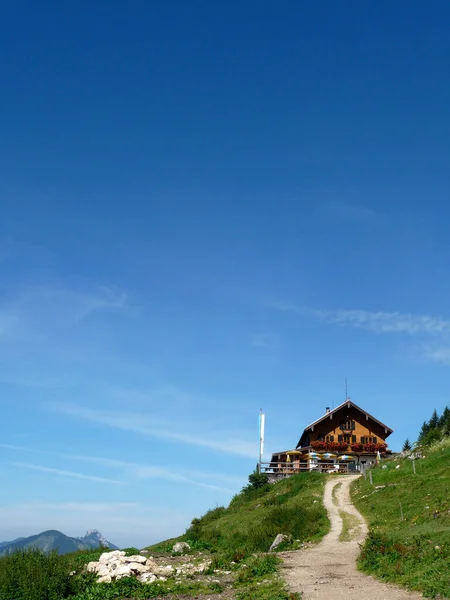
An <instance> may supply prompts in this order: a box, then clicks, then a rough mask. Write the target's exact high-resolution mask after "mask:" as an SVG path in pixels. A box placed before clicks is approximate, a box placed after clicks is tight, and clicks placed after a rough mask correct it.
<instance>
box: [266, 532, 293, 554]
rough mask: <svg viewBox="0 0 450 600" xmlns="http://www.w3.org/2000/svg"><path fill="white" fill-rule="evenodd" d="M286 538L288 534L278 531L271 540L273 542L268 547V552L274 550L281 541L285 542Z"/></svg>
mask: <svg viewBox="0 0 450 600" xmlns="http://www.w3.org/2000/svg"><path fill="white" fill-rule="evenodd" d="M288 539H289V536H288V535H284V533H279V534H278V535H277V537H276V538H275V539H274V540H273V542H272V544H271V546H270V548H269V552H273V551H274V550H276V549H277V548H278V546H280V545H281V544H282V543H283V542H285V541H286V540H288Z"/></svg>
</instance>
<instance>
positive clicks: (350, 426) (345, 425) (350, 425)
mask: <svg viewBox="0 0 450 600" xmlns="http://www.w3.org/2000/svg"><path fill="white" fill-rule="evenodd" d="M339 428H340V429H341V430H342V431H353V430H354V429H356V423H355V421H352V420H351V419H347V421H342V423H341V424H340V426H339Z"/></svg>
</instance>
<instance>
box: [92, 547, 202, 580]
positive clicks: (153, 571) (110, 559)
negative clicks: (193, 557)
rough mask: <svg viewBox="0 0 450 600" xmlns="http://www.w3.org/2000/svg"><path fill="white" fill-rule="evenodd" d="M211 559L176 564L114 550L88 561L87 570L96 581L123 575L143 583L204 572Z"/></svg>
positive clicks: (114, 578) (119, 577) (118, 577)
mask: <svg viewBox="0 0 450 600" xmlns="http://www.w3.org/2000/svg"><path fill="white" fill-rule="evenodd" d="M210 564H211V561H209V560H206V561H204V562H201V563H199V564H194V563H192V562H188V563H183V564H177V565H176V566H173V565H169V564H160V563H157V562H156V561H155V560H154V559H153V558H152V557H151V556H150V557H149V558H147V557H145V556H142V555H141V554H135V555H133V556H126V555H125V552H123V551H121V550H115V551H114V552H104V553H103V554H102V555H101V556H100V558H99V560H98V561H94V562H90V563H89V564H88V565H87V570H88V571H90V572H91V573H96V574H97V575H98V579H97V582H98V583H110V582H111V581H115V580H117V579H122V578H123V577H136V578H137V579H139V581H142V582H144V583H153V582H154V581H157V580H159V581H166V580H167V579H168V578H169V577H174V576H183V575H184V576H190V575H195V574H200V573H204V572H205V571H206V570H207V569H208V567H209V565H210Z"/></svg>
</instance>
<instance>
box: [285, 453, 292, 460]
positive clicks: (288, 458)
mask: <svg viewBox="0 0 450 600" xmlns="http://www.w3.org/2000/svg"><path fill="white" fill-rule="evenodd" d="M286 462H291V457H290V456H289V454H288V455H287V459H286Z"/></svg>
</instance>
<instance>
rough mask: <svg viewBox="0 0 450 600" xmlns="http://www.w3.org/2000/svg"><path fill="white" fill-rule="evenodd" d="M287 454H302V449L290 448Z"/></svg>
mask: <svg viewBox="0 0 450 600" xmlns="http://www.w3.org/2000/svg"><path fill="white" fill-rule="evenodd" d="M286 454H287V455H288V456H289V454H301V452H300V450H289V452H286Z"/></svg>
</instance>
